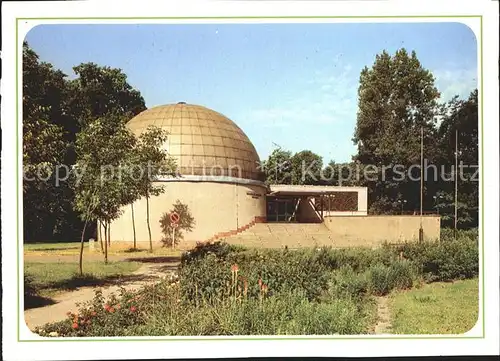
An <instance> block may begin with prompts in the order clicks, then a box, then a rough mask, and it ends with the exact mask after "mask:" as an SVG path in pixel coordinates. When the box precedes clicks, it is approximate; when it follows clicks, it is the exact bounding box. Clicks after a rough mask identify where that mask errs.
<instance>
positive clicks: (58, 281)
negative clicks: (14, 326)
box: [24, 261, 141, 297]
mask: <svg viewBox="0 0 500 361" xmlns="http://www.w3.org/2000/svg"><path fill="white" fill-rule="evenodd" d="M140 266H141V263H139V262H109V263H108V264H104V263H103V262H102V261H96V262H84V265H83V270H84V275H83V276H80V275H79V274H78V263H75V262H53V263H46V262H43V263H42V262H25V264H24V274H25V276H26V277H27V278H28V279H29V280H30V286H31V287H32V288H33V290H34V291H35V293H36V294H38V295H39V296H43V297H47V296H50V295H53V294H55V293H57V292H58V291H66V290H72V289H75V288H78V287H82V286H95V285H102V284H106V283H111V282H115V281H117V280H119V279H120V278H121V277H124V276H126V275H130V274H131V273H132V272H134V271H136V270H137V269H139V267H140Z"/></svg>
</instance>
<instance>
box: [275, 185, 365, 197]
mask: <svg viewBox="0 0 500 361" xmlns="http://www.w3.org/2000/svg"><path fill="white" fill-rule="evenodd" d="M361 189H365V187H336V186H309V185H288V184H271V185H270V186H269V193H268V194H267V195H268V196H275V197H279V196H297V197H306V196H328V195H334V194H336V193H338V192H357V191H359V190H361Z"/></svg>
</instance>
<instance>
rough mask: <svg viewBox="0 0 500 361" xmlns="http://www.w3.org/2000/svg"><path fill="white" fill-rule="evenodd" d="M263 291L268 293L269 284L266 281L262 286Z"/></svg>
mask: <svg viewBox="0 0 500 361" xmlns="http://www.w3.org/2000/svg"><path fill="white" fill-rule="evenodd" d="M261 289H262V292H264V293H267V285H266V284H265V283H263V284H262V286H261Z"/></svg>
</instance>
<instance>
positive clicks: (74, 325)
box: [71, 322, 78, 330]
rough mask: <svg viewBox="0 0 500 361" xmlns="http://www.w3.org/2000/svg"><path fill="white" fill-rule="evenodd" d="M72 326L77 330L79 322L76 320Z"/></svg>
mask: <svg viewBox="0 0 500 361" xmlns="http://www.w3.org/2000/svg"><path fill="white" fill-rule="evenodd" d="M71 327H73V329H75V330H76V329H77V328H78V323H76V322H75V323H73V325H72V326H71Z"/></svg>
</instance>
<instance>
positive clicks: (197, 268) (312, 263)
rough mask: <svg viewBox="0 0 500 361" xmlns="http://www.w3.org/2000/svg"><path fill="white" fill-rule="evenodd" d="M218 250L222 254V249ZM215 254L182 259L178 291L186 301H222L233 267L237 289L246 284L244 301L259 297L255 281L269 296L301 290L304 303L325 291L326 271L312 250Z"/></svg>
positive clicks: (208, 252) (209, 252) (258, 289)
mask: <svg viewBox="0 0 500 361" xmlns="http://www.w3.org/2000/svg"><path fill="white" fill-rule="evenodd" d="M218 247H220V246H218ZM220 249H222V250H223V248H222V247H220V248H219V250H220ZM202 252H203V251H202ZM216 252H217V250H215V252H211V251H207V252H206V257H203V258H200V257H199V256H194V257H189V256H185V257H184V262H183V263H182V265H181V269H180V277H181V278H182V279H184V280H186V282H184V283H183V284H182V286H181V287H182V291H183V294H184V295H185V297H186V298H187V299H190V300H196V299H203V300H209V299H212V298H217V297H222V296H223V295H224V291H225V290H226V289H227V287H228V285H229V284H230V283H231V276H232V272H231V267H232V266H233V265H237V266H238V268H239V271H238V276H239V277H240V278H239V283H238V287H243V283H244V282H245V281H246V282H247V284H248V297H258V296H259V295H260V285H259V280H261V282H262V283H263V284H265V285H267V287H268V290H269V292H270V293H277V292H284V291H288V290H302V291H303V292H305V295H306V296H307V297H308V299H317V298H318V297H319V296H320V294H321V292H322V291H323V290H325V289H326V288H327V283H328V275H327V273H326V267H325V265H324V264H323V263H322V262H318V261H317V258H318V257H319V255H318V254H316V251H314V250H307V251H303V252H290V251H286V250H249V251H242V250H240V251H238V252H234V253H225V252H224V251H222V252H219V253H218V254H217V253H216ZM197 253H201V252H200V251H198V252H197Z"/></svg>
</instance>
